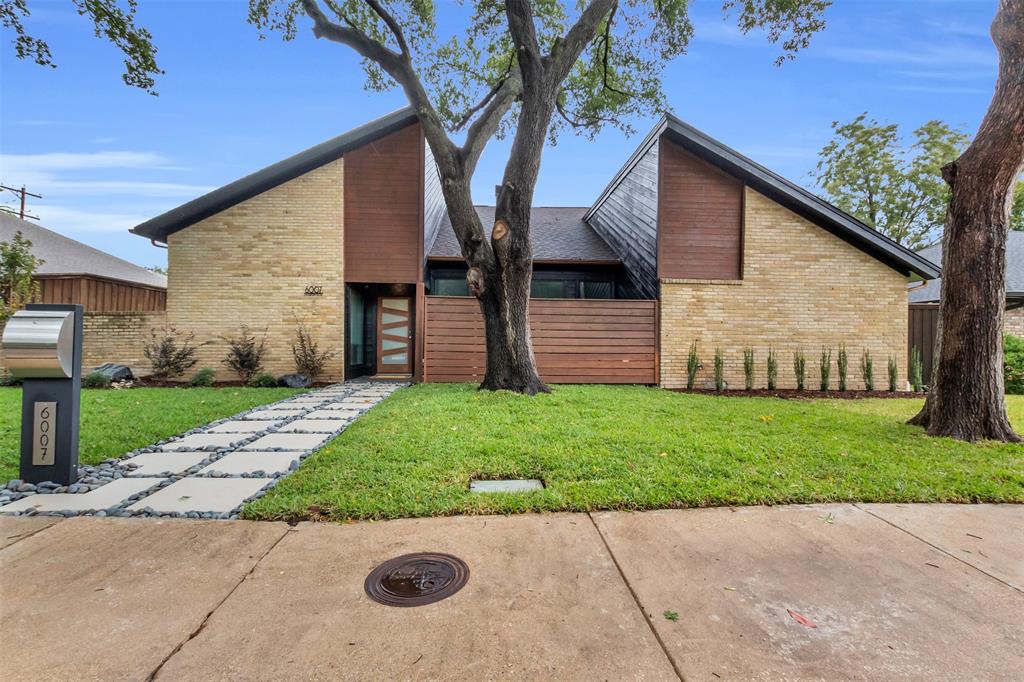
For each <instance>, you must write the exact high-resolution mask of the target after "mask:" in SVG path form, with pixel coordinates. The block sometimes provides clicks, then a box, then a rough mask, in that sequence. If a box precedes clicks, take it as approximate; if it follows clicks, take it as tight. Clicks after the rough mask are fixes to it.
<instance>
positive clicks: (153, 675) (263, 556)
mask: <svg viewBox="0 0 1024 682" xmlns="http://www.w3.org/2000/svg"><path fill="white" fill-rule="evenodd" d="M292 532H294V529H293V528H286V529H285V530H284V532H282V533H281V535H280V536H279V537H278V538H277V539H276V540H274V542H273V544H271V545H270V547H268V548H267V551H265V552H264V553H263V554H261V555H260V558H259V559H257V560H256V561H254V562H253V564H252V567H251V568H250V569H249V570H248V571H246V573H245V575H243V576H242V578H241V580H239V581H238V582H237V583H235V586H234V587H232V588H231V589H230V590H228V593H227V594H226V595H224V598H223V599H221V600H220V601H219V602H217V604H216V605H215V606H214V607H213V608H212V609H210V612H209V613H207V614H206V616H204V617H203V620H202V622H200V623H199V626H198V627H197V628H196V629H195V630H193V631H192V632H191V633H190V634H189V636H188V637H186V638H185V639H184V640H183V641H182V642H181V643H179V644H178V646H176V647H174V649H173V650H172V651H171V653H169V654H167V655H166V656H164V659H163V660H162V661H160V663H159V665H157V666H156V668H154V669H153V672H151V673H150V674H149V675H148V676H147V677H146V682H152V681H153V680H155V679H156V678H157V676H158V675H159V674H160V671H161V670H162V669H163V667H164V665H166V664H167V661H169V660H171V659H172V658H173V657H174V655H175V654H177V653H178V652H179V651H181V650H182V649H183V648H184V647H185V645H186V644H188V643H189V642H191V641H192V640H193V639H195V638H196V637H198V636H199V633H201V632H202V631H203V630H204V629H205V628H206V624H207V623H208V622H210V618H211V617H212V616H213V614H214V613H216V611H217V609H219V608H220V607H221V606H223V605H224V602H226V601H227V600H228V599H230V598H231V595H233V594H234V593H235V590H237V589H238V588H239V587H241V586H242V583H244V582H245V581H246V579H248V577H249V576H250V575H252V574H253V573H254V572H255V571H256V567H257V566H259V565H260V562H262V561H263V560H264V559H266V558H267V555H268V554H270V553H271V552H272V551H274V548H275V547H277V545H278V544H280V542H281V540H283V539H284V538H285V536H286V535H288V534H289V533H292Z"/></svg>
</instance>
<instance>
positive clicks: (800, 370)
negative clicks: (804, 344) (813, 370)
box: [793, 350, 807, 391]
mask: <svg viewBox="0 0 1024 682" xmlns="http://www.w3.org/2000/svg"><path fill="white" fill-rule="evenodd" d="M793 374H794V375H795V376H796V390H798V391H802V390H804V384H805V383H806V380H807V358H805V357H804V352H803V351H802V350H798V351H796V352H795V353H793Z"/></svg>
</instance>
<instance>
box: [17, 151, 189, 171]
mask: <svg viewBox="0 0 1024 682" xmlns="http://www.w3.org/2000/svg"><path fill="white" fill-rule="evenodd" d="M168 167H169V166H168V164H167V161H166V159H164V157H163V156H161V155H160V154H154V153H152V152H119V151H105V152H50V153H46V154H0V173H3V174H4V175H9V174H14V175H17V174H19V173H43V172H51V173H59V172H66V171H74V170H96V169H100V168H168ZM171 168H173V167H171Z"/></svg>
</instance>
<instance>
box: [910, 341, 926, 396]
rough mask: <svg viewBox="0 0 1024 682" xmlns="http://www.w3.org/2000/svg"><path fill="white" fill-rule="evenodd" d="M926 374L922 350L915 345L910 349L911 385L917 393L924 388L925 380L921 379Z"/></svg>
mask: <svg viewBox="0 0 1024 682" xmlns="http://www.w3.org/2000/svg"><path fill="white" fill-rule="evenodd" d="M923 374H924V364H923V363H922V362H921V351H919V350H918V349H917V346H914V347H913V348H911V349H910V387H911V388H913V389H914V391H916V392H917V393H920V392H921V391H923V390H924V381H923V380H922V379H921V377H922V375H923Z"/></svg>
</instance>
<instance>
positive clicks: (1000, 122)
mask: <svg viewBox="0 0 1024 682" xmlns="http://www.w3.org/2000/svg"><path fill="white" fill-rule="evenodd" d="M992 39H993V41H994V42H995V44H996V48H997V49H998V50H999V55H1000V62H999V79H998V81H997V83H996V91H995V95H994V96H993V98H992V103H991V104H990V105H989V109H988V112H987V113H986V114H985V119H984V120H983V121H982V124H981V127H980V128H979V130H978V134H977V136H976V137H975V138H974V141H973V142H972V143H971V145H970V146H969V147H968V148H967V150H966V151H965V152H964V153H963V155H962V156H961V157H960V158H959V159H957V160H956V161H954V162H953V163H951V164H949V165H947V166H946V167H945V168H943V169H942V174H943V177H944V178H945V179H946V182H948V183H949V185H950V187H951V188H952V198H951V200H950V204H949V209H948V211H947V213H946V223H945V231H944V233H943V236H942V291H941V294H940V302H939V332H938V340H937V355H938V364H937V366H936V368H935V370H934V371H933V374H932V386H931V390H930V391H929V394H928V398H927V400H926V401H925V405H924V408H923V409H922V410H921V412H920V413H919V414H918V415H917V416H915V417H914V418H913V419H911V420H910V423H912V424H919V425H921V426H924V427H925V428H926V429H927V431H928V433H929V434H930V435H933V436H949V437H952V438H957V439H960V440H966V441H976V440H980V439H984V438H991V439H995V440H1001V441H1020V437H1019V436H1018V435H1017V434H1016V433H1015V432H1014V430H1013V428H1012V427H1011V426H1010V421H1009V419H1008V418H1007V415H1006V401H1005V399H1004V397H1003V310H1004V307H1005V302H1006V291H1005V273H1006V235H1007V231H1008V229H1009V224H1010V202H1011V200H1012V192H1013V188H1014V186H1015V184H1016V181H1017V177H1018V176H1019V175H1020V173H1021V170H1022V168H1024V0H1001V1H1000V3H999V10H998V11H997V13H996V17H995V20H994V21H993V22H992Z"/></svg>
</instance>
